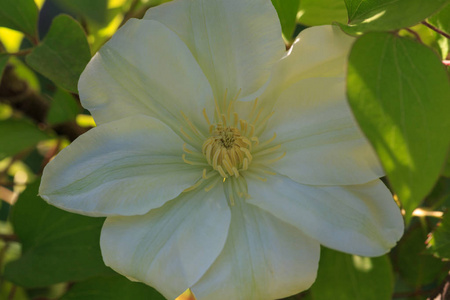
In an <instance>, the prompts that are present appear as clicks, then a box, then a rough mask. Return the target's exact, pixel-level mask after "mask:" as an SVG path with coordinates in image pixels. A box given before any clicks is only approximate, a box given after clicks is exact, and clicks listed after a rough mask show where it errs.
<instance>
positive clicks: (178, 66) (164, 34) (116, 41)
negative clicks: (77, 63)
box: [79, 19, 214, 132]
mask: <svg viewBox="0 0 450 300" xmlns="http://www.w3.org/2000/svg"><path fill="white" fill-rule="evenodd" d="M79 91H80V98H81V102H82V104H83V106H84V107H85V108H87V109H88V110H89V111H90V112H91V113H92V115H93V116H94V119H95V121H96V122H97V124H102V123H105V122H110V121H113V120H117V119H120V118H124V117H128V116H132V115H136V114H145V115H149V116H152V117H155V118H158V119H160V120H162V121H164V122H165V123H166V124H167V125H169V126H170V127H171V128H172V129H173V130H176V132H178V130H179V126H180V122H184V121H183V117H182V114H181V113H180V111H183V112H184V113H185V114H186V115H187V116H189V117H190V118H191V120H192V121H193V122H194V123H195V124H197V126H204V127H205V128H206V129H205V130H207V124H206V122H205V121H204V119H203V116H202V110H203V109H204V108H206V109H207V111H208V112H209V113H211V112H212V111H213V108H214V101H213V96H212V91H211V87H210V85H209V83H208V81H207V79H206V77H205V75H204V74H203V72H202V70H201V69H200V67H199V66H198V63H197V62H196V60H195V58H194V57H193V56H192V54H191V52H190V51H189V49H188V48H187V47H186V45H185V44H184V43H183V42H182V41H181V40H180V39H179V38H178V36H177V35H176V34H175V33H173V32H172V31H171V30H169V29H168V28H166V27H165V26H164V25H162V24H161V23H159V22H156V21H149V20H136V19H131V20H129V21H128V22H127V23H126V24H125V25H124V26H123V27H122V28H120V29H119V30H118V31H117V33H116V34H115V35H114V36H113V37H112V39H111V40H110V41H109V42H108V43H106V44H105V46H103V47H102V48H101V49H100V51H99V52H98V53H97V54H96V55H95V56H94V57H93V58H92V60H91V62H90V63H89V64H88V66H87V67H86V69H85V70H84V72H83V74H82V75H81V78H80V81H79Z"/></svg>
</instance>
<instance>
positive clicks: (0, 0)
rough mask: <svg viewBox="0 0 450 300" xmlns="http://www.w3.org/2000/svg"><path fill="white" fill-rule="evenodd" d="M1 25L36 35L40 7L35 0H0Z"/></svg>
mask: <svg viewBox="0 0 450 300" xmlns="http://www.w3.org/2000/svg"><path fill="white" fill-rule="evenodd" d="M0 7H1V9H0V27H8V28H11V29H15V30H18V31H22V32H23V33H26V34H28V35H29V36H35V35H36V26H37V18H38V8H37V6H36V3H34V1H33V0H0Z"/></svg>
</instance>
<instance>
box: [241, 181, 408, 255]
mask: <svg viewBox="0 0 450 300" xmlns="http://www.w3.org/2000/svg"><path fill="white" fill-rule="evenodd" d="M247 184H248V192H249V194H250V197H251V199H249V200H248V202H249V203H252V204H254V205H256V206H258V207H260V208H262V209H264V210H266V211H268V212H270V213H271V214H273V215H274V216H276V217H278V218H279V219H281V220H284V221H286V222H288V223H290V224H292V225H294V226H295V227H297V228H299V229H300V230H302V231H303V232H305V233H306V234H307V235H309V236H310V237H312V238H314V239H317V240H318V241H319V242H320V243H321V244H323V245H325V246H327V247H329V248H333V249H337V250H339V251H343V252H347V253H352V254H357V255H363V256H378V255H382V254H384V253H386V252H388V251H389V249H391V248H392V247H394V246H395V244H396V242H397V241H398V240H399V239H400V237H401V236H402V234H403V230H404V225H403V218H402V216H401V214H400V209H399V208H398V206H397V205H396V204H395V202H394V200H393V198H392V195H391V193H390V192H389V190H388V189H387V188H386V186H385V185H384V184H383V183H382V182H381V181H380V180H375V181H372V182H369V183H366V184H362V185H354V186H343V187H339V186H308V185H303V184H299V183H297V182H294V181H292V180H290V179H289V178H287V177H285V176H280V175H276V176H271V177H270V178H269V180H268V182H267V183H263V182H261V181H259V180H257V179H251V178H250V179H249V180H248V181H247Z"/></svg>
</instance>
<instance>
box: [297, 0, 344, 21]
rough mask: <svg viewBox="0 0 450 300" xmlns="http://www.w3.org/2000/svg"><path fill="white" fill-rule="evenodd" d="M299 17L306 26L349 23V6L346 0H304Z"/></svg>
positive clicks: (301, 2)
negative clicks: (347, 6) (346, 4)
mask: <svg viewBox="0 0 450 300" xmlns="http://www.w3.org/2000/svg"><path fill="white" fill-rule="evenodd" d="M298 17H299V18H298V22H299V23H301V24H304V25H306V26H317V25H325V24H332V23H333V22H341V23H347V8H346V7H345V2H344V0H302V1H300V9H299V13H298Z"/></svg>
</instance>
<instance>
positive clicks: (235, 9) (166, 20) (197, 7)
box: [144, 0, 285, 99]
mask: <svg viewBox="0 0 450 300" xmlns="http://www.w3.org/2000/svg"><path fill="white" fill-rule="evenodd" d="M144 19H152V20H157V21H160V22H162V23H163V24H165V25H166V26H167V27H169V28H170V29H172V30H173V31H174V32H176V33H177V34H178V35H179V36H180V38H181V39H182V40H183V41H184V42H185V43H186V45H187V46H188V47H189V49H190V50H191V51H192V53H193V54H194V56H195V57H196V58H197V61H198V62H199V64H200V66H201V68H202V70H203V71H204V73H205V75H206V77H207V78H208V79H209V80H210V83H211V86H212V87H213V90H214V93H215V96H216V97H217V98H218V99H221V98H222V97H223V95H224V93H225V90H227V91H228V95H231V96H234V95H236V94H237V93H238V91H239V89H242V91H241V96H243V97H245V96H248V95H249V94H252V93H254V92H256V91H257V90H258V89H259V88H261V87H262V86H263V85H264V83H265V82H266V81H267V80H268V78H269V75H270V70H271V67H272V65H273V64H274V63H275V62H276V61H278V60H279V59H280V58H281V57H282V56H283V55H284V52H285V46H284V43H283V40H282V38H281V27H280V22H279V20H278V16H277V13H276V11H275V9H274V7H273V6H272V4H271V3H270V1H264V0H245V1H242V0H227V1H221V0H191V1H185V0H177V1H172V2H170V3H166V4H163V5H160V6H157V7H155V8H152V9H150V10H149V11H148V12H147V14H146V15H145V17H144Z"/></svg>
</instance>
